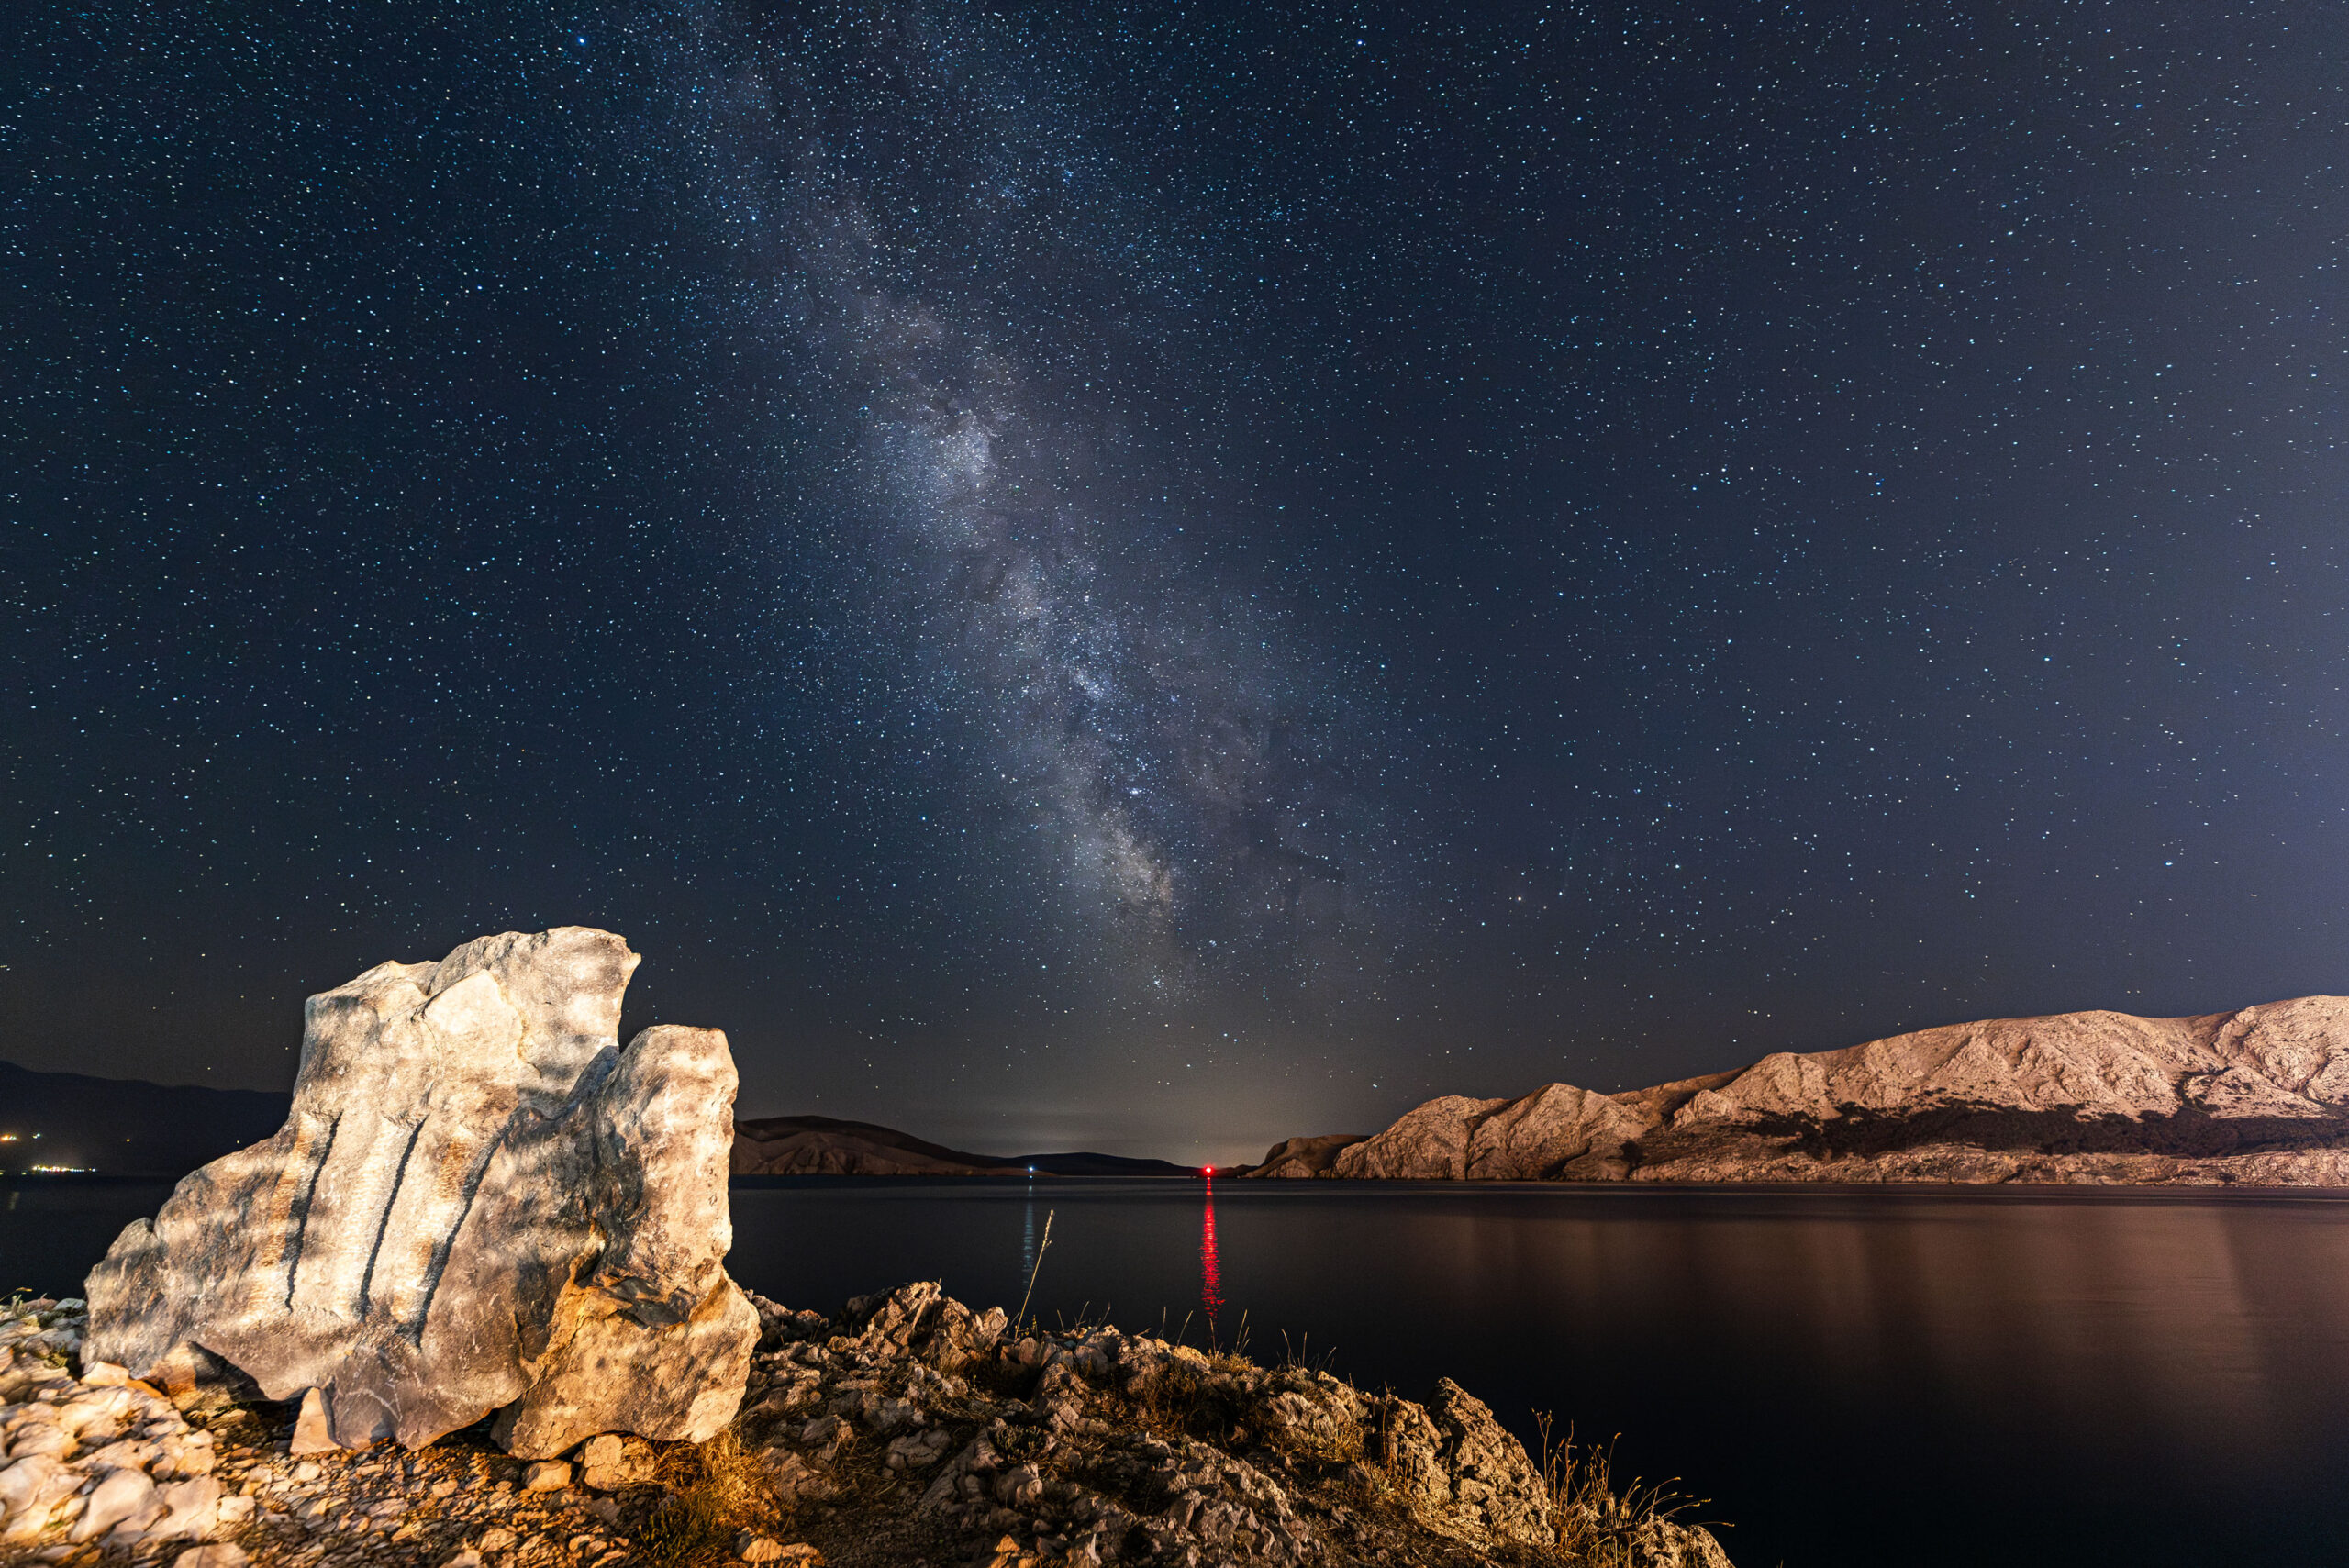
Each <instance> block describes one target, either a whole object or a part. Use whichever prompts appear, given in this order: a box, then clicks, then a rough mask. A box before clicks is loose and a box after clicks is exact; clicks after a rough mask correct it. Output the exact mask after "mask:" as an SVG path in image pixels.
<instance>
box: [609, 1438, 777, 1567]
mask: <svg viewBox="0 0 2349 1568" xmlns="http://www.w3.org/2000/svg"><path fill="white" fill-rule="evenodd" d="M661 1484H662V1486H663V1487H664V1488H666V1489H667V1492H668V1496H664V1497H662V1499H661V1500H660V1501H659V1502H658V1503H656V1504H654V1505H653V1507H652V1511H651V1513H650V1514H648V1515H647V1516H646V1517H645V1519H644V1522H643V1523H642V1524H640V1525H639V1526H638V1527H637V1529H636V1553H637V1557H638V1559H639V1560H640V1561H641V1562H645V1563H647V1564H649V1565H650V1568H697V1565H700V1564H705V1563H716V1562H729V1561H730V1560H731V1559H732V1556H733V1545H734V1536H735V1532H736V1531H738V1530H741V1529H751V1528H754V1527H758V1526H762V1525H767V1524H769V1523H771V1522H772V1520H773V1518H774V1513H775V1507H774V1494H773V1493H771V1492H770V1491H769V1490H768V1489H767V1484H766V1477H765V1475H764V1473H763V1472H762V1471H761V1470H760V1468H759V1464H758V1462H757V1461H756V1460H755V1459H753V1458H752V1457H751V1454H750V1453H749V1452H748V1451H746V1450H745V1449H744V1448H743V1447H742V1440H741V1438H740V1436H739V1435H738V1434H737V1433H735V1432H734V1431H732V1430H728V1431H723V1432H720V1433H718V1436H716V1437H714V1438H712V1439H710V1440H709V1441H707V1442H706V1443H703V1444H702V1445H700V1446H699V1447H698V1448H696V1447H693V1446H691V1445H688V1444H684V1443H680V1444H679V1445H677V1446H676V1447H675V1448H673V1449H671V1450H669V1451H667V1452H666V1453H664V1454H662V1460H661Z"/></svg>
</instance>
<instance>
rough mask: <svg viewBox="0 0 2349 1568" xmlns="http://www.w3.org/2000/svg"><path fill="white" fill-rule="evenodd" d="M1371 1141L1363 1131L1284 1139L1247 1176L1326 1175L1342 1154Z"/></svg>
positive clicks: (1266, 1153)
mask: <svg viewBox="0 0 2349 1568" xmlns="http://www.w3.org/2000/svg"><path fill="white" fill-rule="evenodd" d="M1368 1138H1369V1134H1367V1133H1362V1132H1325V1133H1323V1134H1321V1135H1320V1136H1319V1137H1318V1138H1285V1139H1283V1140H1280V1141H1279V1142H1278V1143H1275V1144H1274V1145H1273V1146H1272V1147H1271V1148H1270V1149H1268V1150H1266V1151H1264V1162H1263V1163H1262V1164H1260V1165H1258V1166H1257V1167H1256V1168H1255V1169H1253V1170H1252V1171H1250V1172H1248V1173H1247V1174H1249V1175H1251V1176H1273V1177H1300V1176H1326V1175H1329V1174H1330V1167H1331V1166H1333V1165H1335V1164H1336V1163H1337V1162H1338V1156H1339V1155H1340V1154H1341V1153H1343V1152H1345V1151H1346V1150H1348V1149H1350V1148H1352V1147H1353V1145H1355V1144H1357V1143H1361V1142H1364V1141H1365V1140H1367V1139H1368Z"/></svg>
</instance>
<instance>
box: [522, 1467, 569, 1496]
mask: <svg viewBox="0 0 2349 1568" xmlns="http://www.w3.org/2000/svg"><path fill="white" fill-rule="evenodd" d="M568 1485H571V1466H569V1465H567V1464H565V1463H563V1462H562V1461H561V1460H559V1459H547V1460H540V1462H538V1463H536V1464H533V1465H532V1466H530V1467H529V1469H528V1470H525V1471H524V1472H522V1490H523V1491H525V1492H560V1491H562V1489H563V1488H564V1487H565V1486H568Z"/></svg>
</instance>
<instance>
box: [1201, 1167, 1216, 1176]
mask: <svg viewBox="0 0 2349 1568" xmlns="http://www.w3.org/2000/svg"><path fill="white" fill-rule="evenodd" d="M1199 1174H1200V1175H1202V1176H1212V1175H1214V1174H1215V1167H1214V1166H1213V1165H1202V1166H1200V1167H1199Z"/></svg>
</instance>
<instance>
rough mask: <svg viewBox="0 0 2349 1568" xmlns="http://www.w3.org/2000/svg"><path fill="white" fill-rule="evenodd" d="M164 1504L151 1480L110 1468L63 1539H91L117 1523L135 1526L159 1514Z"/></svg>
mask: <svg viewBox="0 0 2349 1568" xmlns="http://www.w3.org/2000/svg"><path fill="white" fill-rule="evenodd" d="M163 1507H164V1505H163V1502H162V1500H161V1498H159V1497H157V1496H155V1483H154V1482H152V1481H150V1480H149V1479H148V1478H147V1477H146V1476H144V1475H141V1474H140V1473H139V1472H138V1471H136V1470H109V1471H108V1472H106V1479H105V1480H103V1481H101V1482H99V1483H98V1485H97V1489H96V1490H95V1491H93V1492H92V1493H91V1494H90V1501H89V1504H88V1506H87V1507H84V1508H83V1510H82V1518H81V1519H80V1520H79V1521H78V1522H77V1523H75V1525H74V1526H73V1529H72V1531H71V1532H69V1533H68V1534H67V1536H66V1539H67V1540H73V1541H83V1540H93V1539H95V1537H97V1536H100V1535H103V1534H105V1533H106V1531H108V1530H110V1529H114V1528H115V1527H116V1526H117V1525H128V1526H129V1527H130V1528H131V1529H140V1528H141V1527H143V1526H144V1525H145V1524H146V1522H147V1520H148V1519H149V1518H151V1517H153V1516H155V1515H158V1514H161V1512H162V1511H163Z"/></svg>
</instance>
